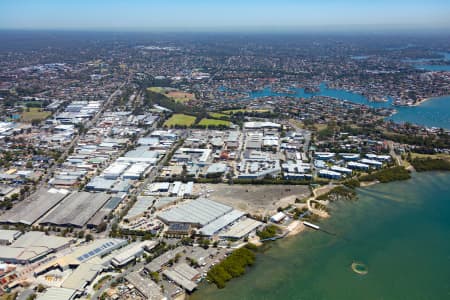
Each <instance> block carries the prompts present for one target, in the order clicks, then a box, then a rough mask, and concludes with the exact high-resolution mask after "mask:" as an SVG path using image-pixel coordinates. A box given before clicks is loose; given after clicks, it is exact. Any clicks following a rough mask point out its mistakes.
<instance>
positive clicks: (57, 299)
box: [36, 287, 79, 300]
mask: <svg viewBox="0 0 450 300" xmlns="http://www.w3.org/2000/svg"><path fill="white" fill-rule="evenodd" d="M78 296H79V292H77V291H76V290H73V289H65V288H58V287H50V288H47V289H46V290H45V292H43V293H42V294H41V295H38V296H37V298H36V299H37V300H72V299H75V298H78Z"/></svg>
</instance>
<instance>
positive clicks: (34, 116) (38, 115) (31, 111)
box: [20, 107, 52, 122]
mask: <svg viewBox="0 0 450 300" xmlns="http://www.w3.org/2000/svg"><path fill="white" fill-rule="evenodd" d="M51 115H52V113H51V112H49V111H43V110H42V109H41V108H38V107H30V108H27V109H26V110H25V111H24V112H23V113H22V114H21V115H20V119H21V120H22V121H23V122H31V121H33V120H36V121H42V120H45V119H47V118H48V117H50V116H51Z"/></svg>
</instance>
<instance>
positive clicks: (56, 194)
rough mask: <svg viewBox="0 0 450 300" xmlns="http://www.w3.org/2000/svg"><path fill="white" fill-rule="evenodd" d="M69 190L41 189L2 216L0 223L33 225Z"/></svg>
mask: <svg viewBox="0 0 450 300" xmlns="http://www.w3.org/2000/svg"><path fill="white" fill-rule="evenodd" d="M68 193H69V191H68V190H63V189H49V190H47V189H39V190H38V191H36V192H35V193H34V194H32V195H30V196H29V197H28V198H26V199H25V200H23V201H21V202H19V203H18V204H17V205H15V206H14V207H13V208H12V209H10V210H8V211H6V212H5V213H4V214H3V215H1V216H0V223H11V224H17V223H22V224H25V225H32V224H33V223H35V222H36V221H37V220H38V219H39V218H41V217H42V216H43V215H44V214H46V213H47V212H48V211H49V210H51V209H52V208H53V207H55V206H56V205H57V204H58V203H59V202H61V200H63V199H64V198H65V197H66V196H67V194H68Z"/></svg>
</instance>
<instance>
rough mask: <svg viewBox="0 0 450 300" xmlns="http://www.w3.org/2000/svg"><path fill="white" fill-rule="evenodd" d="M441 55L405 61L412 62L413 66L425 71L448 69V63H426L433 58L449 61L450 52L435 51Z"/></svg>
mask: <svg viewBox="0 0 450 300" xmlns="http://www.w3.org/2000/svg"><path fill="white" fill-rule="evenodd" d="M437 53H438V54H440V55H442V57H441V58H440V59H436V58H418V59H407V60H404V61H405V62H408V63H412V64H414V67H415V68H416V69H419V70H425V71H449V72H450V65H432V64H428V62H430V61H433V60H443V61H445V62H450V52H437Z"/></svg>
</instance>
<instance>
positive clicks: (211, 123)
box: [198, 118, 231, 127]
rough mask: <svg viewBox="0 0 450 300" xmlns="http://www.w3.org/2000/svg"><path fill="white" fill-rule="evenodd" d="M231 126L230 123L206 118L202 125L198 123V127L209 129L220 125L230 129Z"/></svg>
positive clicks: (202, 120) (201, 122)
mask: <svg viewBox="0 0 450 300" xmlns="http://www.w3.org/2000/svg"><path fill="white" fill-rule="evenodd" d="M230 124H231V122H230V121H224V120H215V119H206V118H203V119H201V121H200V123H198V125H201V126H207V127H208V126H220V125H222V126H227V127H229V126H230Z"/></svg>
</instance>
